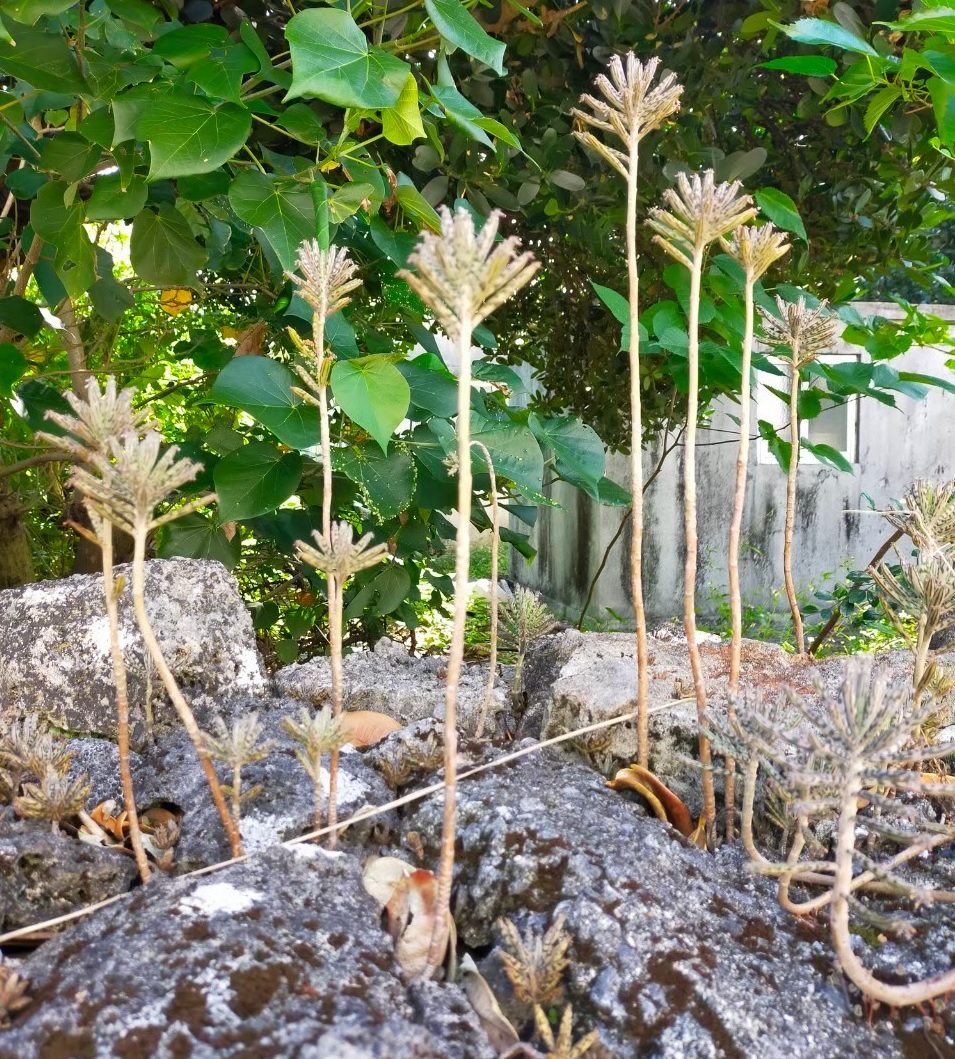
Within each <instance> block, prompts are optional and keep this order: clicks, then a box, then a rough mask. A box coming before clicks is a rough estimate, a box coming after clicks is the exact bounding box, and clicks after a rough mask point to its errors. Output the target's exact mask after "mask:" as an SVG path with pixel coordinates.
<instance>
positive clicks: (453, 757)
mask: <svg viewBox="0 0 955 1059" xmlns="http://www.w3.org/2000/svg"><path fill="white" fill-rule="evenodd" d="M500 218H501V215H500V213H497V212H495V213H492V214H491V216H490V217H489V218H488V219H487V220H486V221H485V223H484V227H483V228H482V229H481V232H480V234H478V233H476V232H475V230H474V219H473V218H472V216H471V214H470V213H469V212H468V211H467V210H466V209H463V208H462V209H458V210H457V211H456V212H455V213H454V214H453V215H452V214H451V212H450V211H449V210H448V209H447V208H444V209H442V210H441V233H440V235H439V234H435V233H433V232H425V233H423V234H422V236H421V241H420V242H419V243H418V246H417V248H416V250H415V251H414V253H413V254H412V255H411V256H410V257H409V259H408V260H409V263H410V264H411V265H412V266H413V267H414V268H415V270H416V271H415V272H413V273H411V272H406V271H402V272H400V273H399V275H401V276H402V277H403V278H404V279H405V281H406V282H407V283H408V285H409V286H410V287H411V289H412V290H413V291H414V292H415V293H416V294H417V295H418V296H419V297H420V298H421V299H422V301H424V302H425V304H426V305H428V306H429V307H430V308H431V309H432V311H433V312H434V314H435V316H436V317H437V319H438V322H439V323H440V324H441V326H442V327H443V328H444V330H445V332H446V333H447V335H448V337H449V338H450V339H452V341H454V342H455V344H456V345H457V351H458V363H459V368H458V409H457V435H458V448H457V460H458V503H457V508H458V528H457V534H456V539H455V561H454V623H453V631H452V635H451V650H450V654H449V657H448V676H447V686H446V693H445V707H444V709H445V714H444V732H445V734H444V773H445V791H444V818H443V821H442V830H441V863H440V866H439V869H438V893H437V898H436V913H435V918H434V923H435V927H434V933H433V934H432V937H431V947H430V951H429V954H428V967H429V970H430V971H432V972H433V971H435V970H437V968H438V967H439V966H440V963H441V960H442V959H443V956H444V951H445V948H446V946H447V938H448V921H449V919H450V907H451V881H452V873H453V869H454V834H455V817H456V802H455V799H456V793H457V752H458V732H457V696H458V683H459V681H460V679H461V666H462V662H463V659H464V626H465V621H466V619H467V603H468V599H467V596H468V587H467V586H468V567H469V564H470V528H471V490H472V481H471V428H470V417H471V338H472V334H473V331H474V328H475V327H476V326H477V325H478V324H479V323H480V322H481V321H482V320H484V319H485V318H486V317H487V316H489V315H490V314H491V313H492V312H493V311H494V310H495V309H496V308H498V306H500V305H501V304H503V303H504V302H505V301H506V300H507V299H508V298H510V297H511V296H512V295H513V294H515V293H516V292H517V291H518V290H520V288H521V287H523V286H524V285H525V284H527V283H528V282H530V280H531V278H532V277H533V275H534V273H535V272H536V271H537V268H538V264H537V262H536V261H534V259H533V258H532V256H531V255H530V254H528V253H524V254H519V253H518V252H517V247H518V243H517V240H516V239H514V238H508V239H505V240H503V241H502V242H501V243H500V244H499V245H497V246H495V240H496V238H497V232H498V227H499V225H500Z"/></svg>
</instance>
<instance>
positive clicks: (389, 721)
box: [341, 710, 403, 747]
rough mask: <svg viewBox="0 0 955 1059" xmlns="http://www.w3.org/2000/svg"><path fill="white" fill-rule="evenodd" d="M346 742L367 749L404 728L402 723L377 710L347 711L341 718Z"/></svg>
mask: <svg viewBox="0 0 955 1059" xmlns="http://www.w3.org/2000/svg"><path fill="white" fill-rule="evenodd" d="M341 723H342V729H343V731H344V732H345V742H347V743H351V744H352V746H356V747H366V746H372V744H374V743H377V742H379V741H380V740H382V739H384V738H385V736H386V735H391V733H392V732H397V731H398V730H399V729H400V728H402V727H403V725H402V724H401V722H400V721H396V720H395V719H394V717H389V716H388V714H387V713H378V712H377V711H376V710H346V711H345V712H344V713H343V714H342V716H341Z"/></svg>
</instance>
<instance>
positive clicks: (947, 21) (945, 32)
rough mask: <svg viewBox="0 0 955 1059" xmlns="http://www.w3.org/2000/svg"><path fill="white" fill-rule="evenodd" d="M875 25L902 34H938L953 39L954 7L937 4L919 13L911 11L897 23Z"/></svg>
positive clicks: (954, 28)
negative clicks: (898, 31)
mask: <svg viewBox="0 0 955 1059" xmlns="http://www.w3.org/2000/svg"><path fill="white" fill-rule="evenodd" d="M876 25H879V26H887V27H888V28H889V29H894V30H900V31H901V32H902V33H914V32H915V31H916V30H917V31H918V32H920V33H940V34H942V36H945V37H955V7H945V6H942V5H939V4H934V3H933V4H932V5H931V6H926V7H925V8H923V10H921V11H913V12H912V13H911V14H910V15H909V16H908V17H907V18H903V19H900V20H899V21H898V22H877V23H876Z"/></svg>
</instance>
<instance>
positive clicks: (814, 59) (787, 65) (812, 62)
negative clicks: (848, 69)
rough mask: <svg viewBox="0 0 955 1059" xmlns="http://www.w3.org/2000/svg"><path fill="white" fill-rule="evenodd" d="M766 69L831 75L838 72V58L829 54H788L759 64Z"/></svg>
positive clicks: (807, 75) (805, 74)
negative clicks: (831, 57)
mask: <svg viewBox="0 0 955 1059" xmlns="http://www.w3.org/2000/svg"><path fill="white" fill-rule="evenodd" d="M759 65H760V66H761V67H762V68H763V69H764V70H783V71H785V72H786V73H788V74H803V75H804V76H806V77H831V76H832V75H833V74H834V73H835V72H836V60H835V59H830V58H829V57H828V56H827V55H787V56H786V57H785V58H783V59H770V60H769V62H766V63H760V64H759Z"/></svg>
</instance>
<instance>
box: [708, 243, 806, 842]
mask: <svg viewBox="0 0 955 1059" xmlns="http://www.w3.org/2000/svg"><path fill="white" fill-rule="evenodd" d="M720 245H721V246H722V247H723V249H724V250H725V251H726V253H727V254H729V256H730V257H732V258H733V260H734V261H736V262H737V263H738V264H739V265H740V267H741V268H742V269H743V274H744V277H745V279H744V283H743V306H744V314H745V324H744V329H743V359H742V362H741V364H740V378H741V386H740V395H739V449H738V450H737V455H736V487H735V490H734V493H733V513H732V516H731V517H730V528H729V541H728V546H727V552H728V556H729V561H728V574H729V597H730V624H731V628H732V641H731V645H730V675H729V692H730V700H729V707H728V708H729V709H731V710H732V708H733V705H732V703H733V696H735V695H736V693H737V691H738V690H739V673H740V656H741V653H742V646H743V601H742V595H741V593H740V584H739V549H740V537H741V533H742V527H743V507H744V504H745V502H746V472H747V468H748V465H749V427H750V416H751V409H750V387H751V379H750V375H751V372H752V363H753V338H754V331H755V326H754V325H755V313H754V293H755V289H756V284H757V283H758V282H759V280H760V278H761V277H762V276H763V275H764V274H765V273H766V271H767V270H768V269H769V268H770V267H771V266H772V265H773V264H774V263H775V262H776V261H778V260H779V259H780V258H781V257H783V256H784V255H785V254H787V253H788V252H789V249H790V246H789V243H788V242H787V241H786V235H785V233H783V232H780V231H779V230H778V229H777V228H776V227H775V226H774V225H772V224H764V225H763V226H762V227H760V228H754V227H751V226H749V225H742V226H741V227H739V228H737V229H736V231H734V232H733V233H732V235H731V237H730V238H728V239H727V238H726V237H725V236H724V237H722V238H721V239H720ZM725 800H726V840H727V841H728V842H729V841H732V839H733V834H734V831H735V808H736V764H735V762H734V761H733V759H732V758H729V759H727V761H726V799H725Z"/></svg>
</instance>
